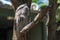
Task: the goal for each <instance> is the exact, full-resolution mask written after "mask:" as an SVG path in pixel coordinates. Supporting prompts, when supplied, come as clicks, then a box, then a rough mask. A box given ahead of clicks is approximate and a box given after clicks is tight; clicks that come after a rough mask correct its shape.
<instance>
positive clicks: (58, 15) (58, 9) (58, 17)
mask: <svg viewBox="0 0 60 40" xmlns="http://www.w3.org/2000/svg"><path fill="white" fill-rule="evenodd" d="M57 3H60V0H58V2H57ZM58 21H60V6H59V7H58V8H57V12H56V22H58Z"/></svg>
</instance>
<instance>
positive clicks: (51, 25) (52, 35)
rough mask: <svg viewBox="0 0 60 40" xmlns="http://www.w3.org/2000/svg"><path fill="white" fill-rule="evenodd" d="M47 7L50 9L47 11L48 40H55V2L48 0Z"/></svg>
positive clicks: (54, 0) (55, 0)
mask: <svg viewBox="0 0 60 40" xmlns="http://www.w3.org/2000/svg"><path fill="white" fill-rule="evenodd" d="M49 5H51V6H52V7H51V9H50V10H49V23H48V40H56V22H55V19H56V18H55V16H56V7H57V0H49Z"/></svg>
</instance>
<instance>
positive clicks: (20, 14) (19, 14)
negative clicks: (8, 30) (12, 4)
mask: <svg viewBox="0 0 60 40" xmlns="http://www.w3.org/2000/svg"><path fill="white" fill-rule="evenodd" d="M28 17H29V8H28V6H27V4H22V5H20V6H19V7H18V8H17V10H16V12H15V19H14V20H15V24H14V30H15V33H16V34H15V36H16V37H15V38H13V40H20V30H22V28H23V27H24V26H25V25H27V24H28V23H29V18H28Z"/></svg>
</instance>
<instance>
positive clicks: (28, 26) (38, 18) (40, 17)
mask: <svg viewBox="0 0 60 40" xmlns="http://www.w3.org/2000/svg"><path fill="white" fill-rule="evenodd" d="M47 11H48V8H47V7H42V8H41V11H40V13H38V14H37V16H36V17H35V18H34V20H33V21H32V22H31V23H29V24H28V25H26V26H25V27H24V28H23V29H22V30H21V31H20V33H21V34H24V33H26V32H28V31H29V30H30V29H31V28H32V27H34V26H35V25H36V24H37V23H38V22H39V21H41V20H42V19H43V17H44V16H45V15H46V13H47Z"/></svg>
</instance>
